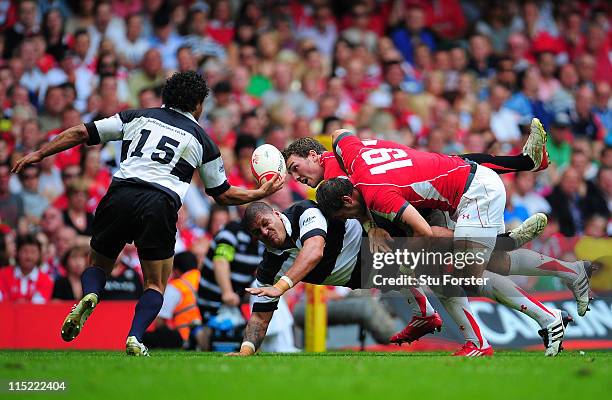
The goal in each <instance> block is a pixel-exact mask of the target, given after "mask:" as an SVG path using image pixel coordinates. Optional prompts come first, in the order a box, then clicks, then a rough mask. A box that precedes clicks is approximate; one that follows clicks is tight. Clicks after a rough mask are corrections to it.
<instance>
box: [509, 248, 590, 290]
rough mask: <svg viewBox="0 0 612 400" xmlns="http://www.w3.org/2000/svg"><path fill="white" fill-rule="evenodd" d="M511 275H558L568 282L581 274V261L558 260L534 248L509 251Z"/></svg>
mask: <svg viewBox="0 0 612 400" xmlns="http://www.w3.org/2000/svg"><path fill="white" fill-rule="evenodd" d="M508 255H509V256H510V271H509V274H510V275H525V276H556V277H557V278H561V279H562V280H564V281H566V282H573V281H574V280H575V279H576V278H577V277H578V274H579V271H580V268H581V263H580V262H568V261H561V260H557V259H556V258H552V257H548V256H546V255H544V254H540V253H537V252H535V251H533V250H528V249H518V250H514V251H509V252H508Z"/></svg>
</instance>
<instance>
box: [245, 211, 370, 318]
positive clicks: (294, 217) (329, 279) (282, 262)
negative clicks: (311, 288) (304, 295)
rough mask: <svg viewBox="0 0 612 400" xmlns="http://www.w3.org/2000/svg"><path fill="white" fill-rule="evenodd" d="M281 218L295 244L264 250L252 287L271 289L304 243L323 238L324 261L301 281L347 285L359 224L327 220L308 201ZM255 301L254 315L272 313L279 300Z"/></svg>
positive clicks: (355, 258)
mask: <svg viewBox="0 0 612 400" xmlns="http://www.w3.org/2000/svg"><path fill="white" fill-rule="evenodd" d="M281 218H282V220H283V223H284V225H285V229H286V231H287V236H288V238H290V240H291V242H292V243H294V244H295V245H289V246H288V247H287V248H285V249H272V248H266V250H265V251H264V255H263V261H262V262H261V264H259V267H258V268H257V272H256V274H255V276H256V279H255V281H254V282H253V286H254V287H264V286H271V285H273V284H274V283H275V282H276V281H278V280H279V279H280V277H281V276H283V275H285V273H286V272H287V271H288V270H289V268H290V267H291V266H292V265H293V263H294V262H295V258H296V257H297V254H298V253H299V252H300V250H301V249H302V246H303V243H304V242H305V241H306V240H307V239H309V238H311V237H314V236H323V237H324V238H325V249H324V251H323V258H322V259H321V261H320V262H319V263H318V264H317V265H316V266H315V267H314V269H313V270H312V271H310V272H309V273H308V275H306V277H304V279H302V281H304V282H307V283H314V284H320V285H334V286H346V285H347V284H348V283H349V281H350V280H351V277H352V275H353V271H354V270H355V268H356V266H357V265H358V263H359V250H360V248H361V234H362V228H361V224H360V223H359V221H357V220H355V219H348V220H346V221H340V220H337V219H329V220H328V219H326V218H325V217H324V216H323V213H322V212H321V210H319V208H318V207H317V204H316V203H314V202H312V201H310V200H304V201H300V202H298V203H296V204H294V205H293V206H291V207H289V208H287V209H286V210H285V211H283V213H282V214H281ZM254 301H255V303H254V304H253V312H265V311H273V310H275V309H276V305H277V302H278V299H277V298H271V297H265V296H262V297H255V298H254Z"/></svg>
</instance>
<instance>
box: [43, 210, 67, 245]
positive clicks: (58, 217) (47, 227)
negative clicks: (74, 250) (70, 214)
mask: <svg viewBox="0 0 612 400" xmlns="http://www.w3.org/2000/svg"><path fill="white" fill-rule="evenodd" d="M63 226H64V219H63V217H62V212H61V211H60V210H58V209H57V208H55V207H53V206H50V207H47V209H46V210H45V211H44V212H43V214H42V216H41V218H40V229H41V231H42V233H44V234H45V235H47V237H49V238H53V239H54V238H55V237H56V235H57V234H58V231H59V230H60V229H61V228H62V227H63Z"/></svg>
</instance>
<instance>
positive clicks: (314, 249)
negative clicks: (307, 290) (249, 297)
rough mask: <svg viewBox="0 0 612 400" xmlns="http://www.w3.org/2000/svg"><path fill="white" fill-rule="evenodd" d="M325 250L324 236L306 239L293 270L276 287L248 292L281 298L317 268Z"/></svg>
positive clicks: (248, 290) (250, 289) (251, 289)
mask: <svg viewBox="0 0 612 400" xmlns="http://www.w3.org/2000/svg"><path fill="white" fill-rule="evenodd" d="M324 250H325V238H324V237H323V236H313V237H311V238H308V239H306V240H305V241H304V245H303V247H302V249H301V250H300V252H299V253H298V255H297V257H296V258H295V262H294V263H293V265H292V266H291V268H289V270H288V271H287V273H286V274H285V275H284V276H283V277H282V278H281V279H280V280H279V281H278V282H276V283H275V284H274V286H266V287H260V288H247V289H246V291H247V292H249V293H250V294H254V295H257V296H260V297H261V296H265V297H281V296H282V295H283V293H285V292H286V291H287V290H289V289H291V288H292V287H293V286H295V285H296V284H297V283H298V282H299V281H301V280H302V279H304V277H305V276H306V275H308V273H309V272H310V271H312V270H313V269H314V268H315V267H316V266H317V264H318V263H319V262H320V261H321V259H322V258H323V251H324Z"/></svg>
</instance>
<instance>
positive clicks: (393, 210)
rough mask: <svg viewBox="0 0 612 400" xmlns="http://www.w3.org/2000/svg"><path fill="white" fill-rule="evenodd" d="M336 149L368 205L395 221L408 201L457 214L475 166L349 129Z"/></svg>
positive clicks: (417, 205) (341, 161) (419, 207)
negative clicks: (363, 137)
mask: <svg viewBox="0 0 612 400" xmlns="http://www.w3.org/2000/svg"><path fill="white" fill-rule="evenodd" d="M334 153H335V154H336V157H337V158H338V161H339V162H340V164H341V165H342V166H343V167H344V169H345V171H346V172H347V173H348V175H349V176H350V179H351V182H352V183H353V185H355V187H356V188H357V189H359V191H360V192H361V195H362V197H363V199H364V201H365V203H366V206H367V207H368V208H369V209H370V210H371V211H373V212H375V213H377V214H379V215H382V216H384V217H385V218H387V219H390V220H392V221H395V220H396V219H398V218H399V217H400V216H401V215H402V213H403V212H404V209H405V208H406V207H407V206H408V204H412V205H413V206H414V207H416V208H417V209H422V208H432V209H438V210H442V211H449V212H450V213H451V214H453V213H454V212H455V210H456V209H457V206H458V205H459V201H460V199H461V196H462V195H463V192H464V189H465V185H466V182H467V179H468V176H469V173H470V168H471V165H470V164H469V163H468V162H466V161H465V160H463V159H462V158H460V157H457V156H448V155H442V154H436V153H426V152H422V151H418V150H414V149H412V148H410V147H408V146H405V145H401V144H399V143H395V142H390V141H386V140H365V141H363V142H362V141H361V140H359V139H358V138H357V137H355V136H352V135H350V134H348V133H345V134H343V135H341V136H340V137H338V139H336V142H335V143H334Z"/></svg>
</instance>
